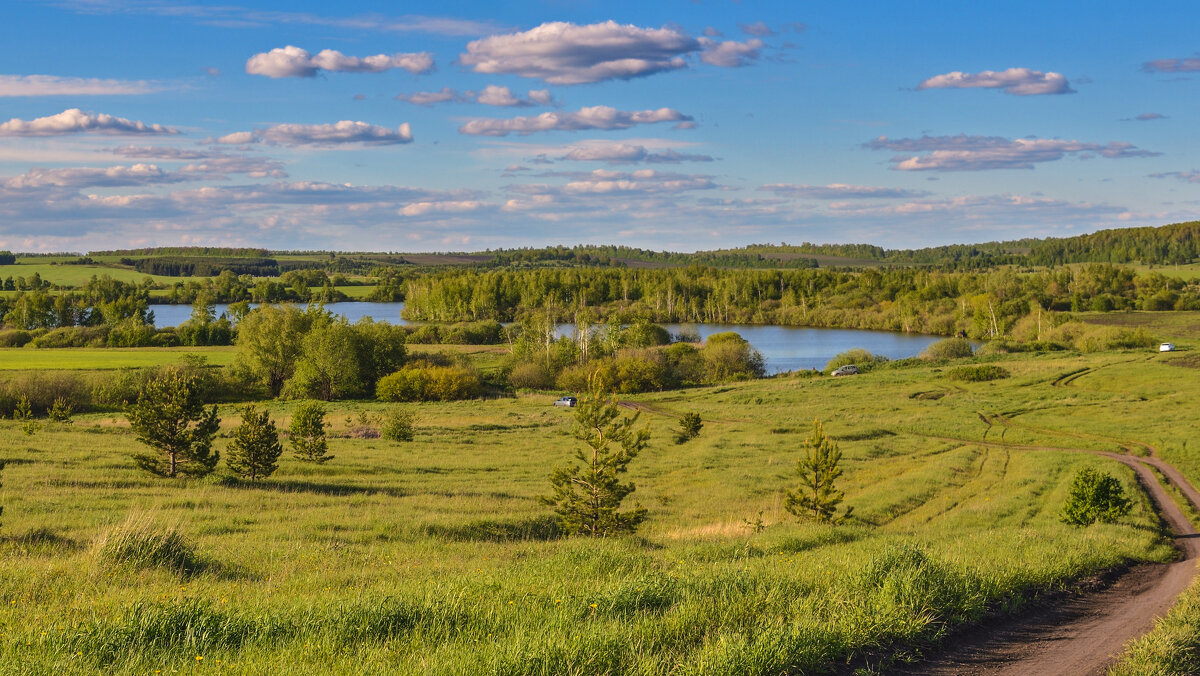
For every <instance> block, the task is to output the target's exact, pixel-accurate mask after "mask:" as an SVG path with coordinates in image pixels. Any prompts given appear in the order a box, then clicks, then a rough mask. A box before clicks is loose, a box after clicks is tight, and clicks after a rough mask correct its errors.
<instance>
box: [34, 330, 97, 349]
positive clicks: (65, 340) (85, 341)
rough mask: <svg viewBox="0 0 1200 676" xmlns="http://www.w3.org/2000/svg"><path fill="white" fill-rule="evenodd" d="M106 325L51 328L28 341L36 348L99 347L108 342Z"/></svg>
mask: <svg viewBox="0 0 1200 676" xmlns="http://www.w3.org/2000/svg"><path fill="white" fill-rule="evenodd" d="M108 336H109V329H108V327H107V326H69V327H63V328H59V329H53V330H51V331H47V332H46V333H43V334H41V335H40V336H35V337H33V338H31V340H30V341H29V342H30V343H31V344H32V345H33V346H34V347H36V348H39V349H41V348H53V347H101V346H104V345H107V344H108Z"/></svg>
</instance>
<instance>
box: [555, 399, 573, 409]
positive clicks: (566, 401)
mask: <svg viewBox="0 0 1200 676" xmlns="http://www.w3.org/2000/svg"><path fill="white" fill-rule="evenodd" d="M578 403H579V400H578V399H576V398H575V397H562V398H560V399H558V400H557V401H555V402H554V405H555V406H570V407H572V408H574V406H575V404H578Z"/></svg>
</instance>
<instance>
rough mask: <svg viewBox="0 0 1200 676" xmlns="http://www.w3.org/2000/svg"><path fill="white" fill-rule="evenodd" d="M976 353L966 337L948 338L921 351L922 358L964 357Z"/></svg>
mask: <svg viewBox="0 0 1200 676" xmlns="http://www.w3.org/2000/svg"><path fill="white" fill-rule="evenodd" d="M974 353H975V350H974V348H972V347H971V343H970V342H968V341H967V339H966V338H946V339H944V340H939V341H937V342H936V343H932V344H930V345H929V346H928V347H926V348H925V349H924V350H922V351H921V358H922V359H930V360H938V359H962V358H964V357H970V356H971V355H972V354H974Z"/></svg>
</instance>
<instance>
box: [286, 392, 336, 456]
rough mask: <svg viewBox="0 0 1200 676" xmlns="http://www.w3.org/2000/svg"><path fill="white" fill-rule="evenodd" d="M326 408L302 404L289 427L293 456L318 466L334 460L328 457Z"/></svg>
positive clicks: (308, 403)
mask: <svg viewBox="0 0 1200 676" xmlns="http://www.w3.org/2000/svg"><path fill="white" fill-rule="evenodd" d="M326 427H327V425H326V423H325V407H324V406H323V405H322V404H320V403H319V402H315V401H310V402H305V403H303V404H300V406H298V407H297V408H296V412H295V413H294V414H293V415H292V424H291V425H290V426H289V427H288V438H289V439H290V440H291V444H292V455H294V456H296V457H297V458H299V459H301V460H307V461H309V462H315V463H317V464H318V465H319V464H321V463H324V462H328V461H329V460H333V456H332V455H328V454H327V451H328V450H329V444H328V443H327V442H326V441H325V428H326Z"/></svg>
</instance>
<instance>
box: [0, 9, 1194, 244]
mask: <svg viewBox="0 0 1200 676" xmlns="http://www.w3.org/2000/svg"><path fill="white" fill-rule="evenodd" d="M398 7H402V8H403V10H404V12H406V13H401V12H399V11H397V8H398ZM5 15H6V19H5V21H3V22H0V43H2V44H4V45H5V48H4V49H3V50H0V248H11V249H14V250H23V251H37V250H45V251H59V250H69V251H86V250H94V249H100V248H112V247H128V246H154V245H179V244H196V245H234V246H265V247H269V248H280V249H340V250H392V251H452V250H480V249H485V248H497V247H511V246H543V245H550V244H575V243H614V244H627V245H631V246H641V247H648V248H655V249H671V250H678V251H692V250H698V249H712V248H718V247H726V246H739V245H744V244H748V243H762V242H790V243H798V242H802V241H811V242H870V243H875V244H881V245H884V246H888V247H901V248H903V247H918V246H926V245H936V244H947V243H957V242H977V241H986V240H993V239H1012V238H1020V237H1044V236H1066V235H1072V234H1078V233H1081V232H1089V231H1093V230H1097V229H1101V228H1109V227H1123V226H1132V225H1160V224H1164V223H1170V222H1177V221H1183V220H1192V219H1196V218H1200V161H1198V160H1197V159H1196V158H1197V151H1198V150H1200V147H1198V144H1200V135H1197V134H1195V133H1194V131H1192V130H1193V128H1194V127H1195V126H1196V122H1197V120H1196V116H1197V114H1198V112H1197V111H1198V106H1197V105H1196V104H1197V102H1198V101H1197V91H1198V90H1197V88H1198V87H1200V56H1198V54H1200V38H1197V37H1196V36H1195V35H1194V33H1195V31H1194V27H1195V26H1196V25H1198V21H1197V20H1198V19H1200V9H1198V8H1197V6H1195V5H1194V4H1190V3H1156V4H1155V5H1153V7H1152V8H1149V9H1138V8H1135V7H1134V6H1133V5H1132V4H1131V3H1102V2H1089V3H1083V2H1078V3H1068V2H1061V3H1045V2H1039V3H1032V2H1029V3H1017V2H1007V3H949V2H878V3H855V4H851V3H792V2H758V1H755V0H743V1H742V2H732V1H729V0H722V1H715V0H699V1H696V2H691V1H687V0H662V1H660V2H644V1H643V2H612V1H609V2H574V1H568V0H546V1H544V2H523V3H517V4H516V6H504V7H500V6H499V5H497V4H496V3H483V2H454V3H432V2H407V3H395V2H354V3H340V4H338V5H334V4H333V3H319V2H301V1H297V2H286V3H285V2H244V3H240V4H239V3H237V2H236V0H222V2H214V3H212V4H206V3H203V2H193V1H182V0H181V1H174V0H8V1H7V2H6V3H5Z"/></svg>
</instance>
